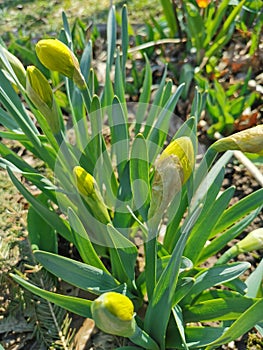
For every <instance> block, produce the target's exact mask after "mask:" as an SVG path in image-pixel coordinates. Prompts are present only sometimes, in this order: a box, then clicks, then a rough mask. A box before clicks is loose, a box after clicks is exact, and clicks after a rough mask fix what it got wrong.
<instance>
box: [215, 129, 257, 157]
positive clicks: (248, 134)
mask: <svg viewBox="0 0 263 350" xmlns="http://www.w3.org/2000/svg"><path fill="white" fill-rule="evenodd" d="M212 147H213V148H214V149H215V150H216V151H217V152H223V151H227V150H239V151H242V152H248V153H258V154H260V155H263V125H258V126H255V127H253V128H250V129H246V130H242V131H240V132H237V133H235V134H233V135H231V136H228V137H224V138H222V139H220V140H218V141H216V142H215V143H214V144H213V146H212Z"/></svg>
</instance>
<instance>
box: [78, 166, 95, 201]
mask: <svg viewBox="0 0 263 350" xmlns="http://www.w3.org/2000/svg"><path fill="white" fill-rule="evenodd" d="M73 173H74V176H75V180H76V184H77V188H78V190H79V193H80V194H82V195H84V196H91V195H92V194H93V192H94V190H95V187H94V185H95V179H94V177H93V176H92V175H90V174H89V173H87V172H86V170H85V169H83V168H82V167H81V166H75V168H74V169H73Z"/></svg>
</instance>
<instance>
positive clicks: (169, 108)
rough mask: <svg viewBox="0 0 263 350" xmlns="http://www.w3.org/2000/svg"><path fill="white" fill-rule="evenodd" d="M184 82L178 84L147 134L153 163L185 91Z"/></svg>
mask: <svg viewBox="0 0 263 350" xmlns="http://www.w3.org/2000/svg"><path fill="white" fill-rule="evenodd" d="M183 89H184V84H181V85H179V86H178V88H177V90H176V92H175V93H174V94H173V95H172V96H171V97H170V98H169V100H168V101H167V103H166V104H165V106H164V107H163V108H162V110H161V111H160V114H159V116H158V119H157V121H156V123H155V124H154V126H153V127H152V129H151V131H150V133H149V134H148V136H147V139H146V140H147V145H149V147H148V148H149V161H150V163H152V162H153V161H154V160H155V158H156V157H157V155H158V153H159V152H160V149H161V148H162V147H163V145H164V141H165V140H166V137H167V134H168V130H169V126H170V120H171V118H172V116H173V111H174V108H175V106H176V104H177V102H178V100H179V98H180V96H181V94H182V92H183Z"/></svg>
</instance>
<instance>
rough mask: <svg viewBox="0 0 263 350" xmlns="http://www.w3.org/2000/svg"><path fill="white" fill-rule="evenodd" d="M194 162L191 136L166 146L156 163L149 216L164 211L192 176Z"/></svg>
mask: <svg viewBox="0 0 263 350" xmlns="http://www.w3.org/2000/svg"><path fill="white" fill-rule="evenodd" d="M194 164H195V159H194V148H193V144H192V141H191V139H190V138H189V137H186V136H183V137H180V138H178V139H176V140H174V141H172V142H171V143H170V144H169V145H168V146H167V147H166V149H165V150H164V151H163V152H162V154H161V155H160V157H159V159H158V160H157V162H156V165H155V175H154V179H153V185H152V198H151V205H150V208H149V213H148V217H149V218H151V217H152V216H153V215H154V214H156V213H157V211H158V212H159V213H160V214H162V213H163V211H164V210H165V209H166V208H167V206H168V205H169V203H170V202H171V201H172V199H173V198H174V196H175V195H176V193H178V192H179V191H180V189H181V187H182V185H183V184H184V183H185V182H186V181H187V180H188V178H189V177H190V175H191V173H192V171H193V168H194Z"/></svg>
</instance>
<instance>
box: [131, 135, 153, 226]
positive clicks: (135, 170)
mask: <svg viewBox="0 0 263 350" xmlns="http://www.w3.org/2000/svg"><path fill="white" fill-rule="evenodd" d="M130 181H131V189H132V194H133V200H134V205H135V210H138V211H139V213H140V214H141V215H142V217H143V220H144V221H146V219H147V209H148V205H149V200H150V198H149V197H150V179H149V161H148V151H147V146H146V142H145V139H144V137H143V136H142V135H141V134H138V135H137V136H136V137H135V139H134V141H133V144H132V149H131V159H130Z"/></svg>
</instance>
